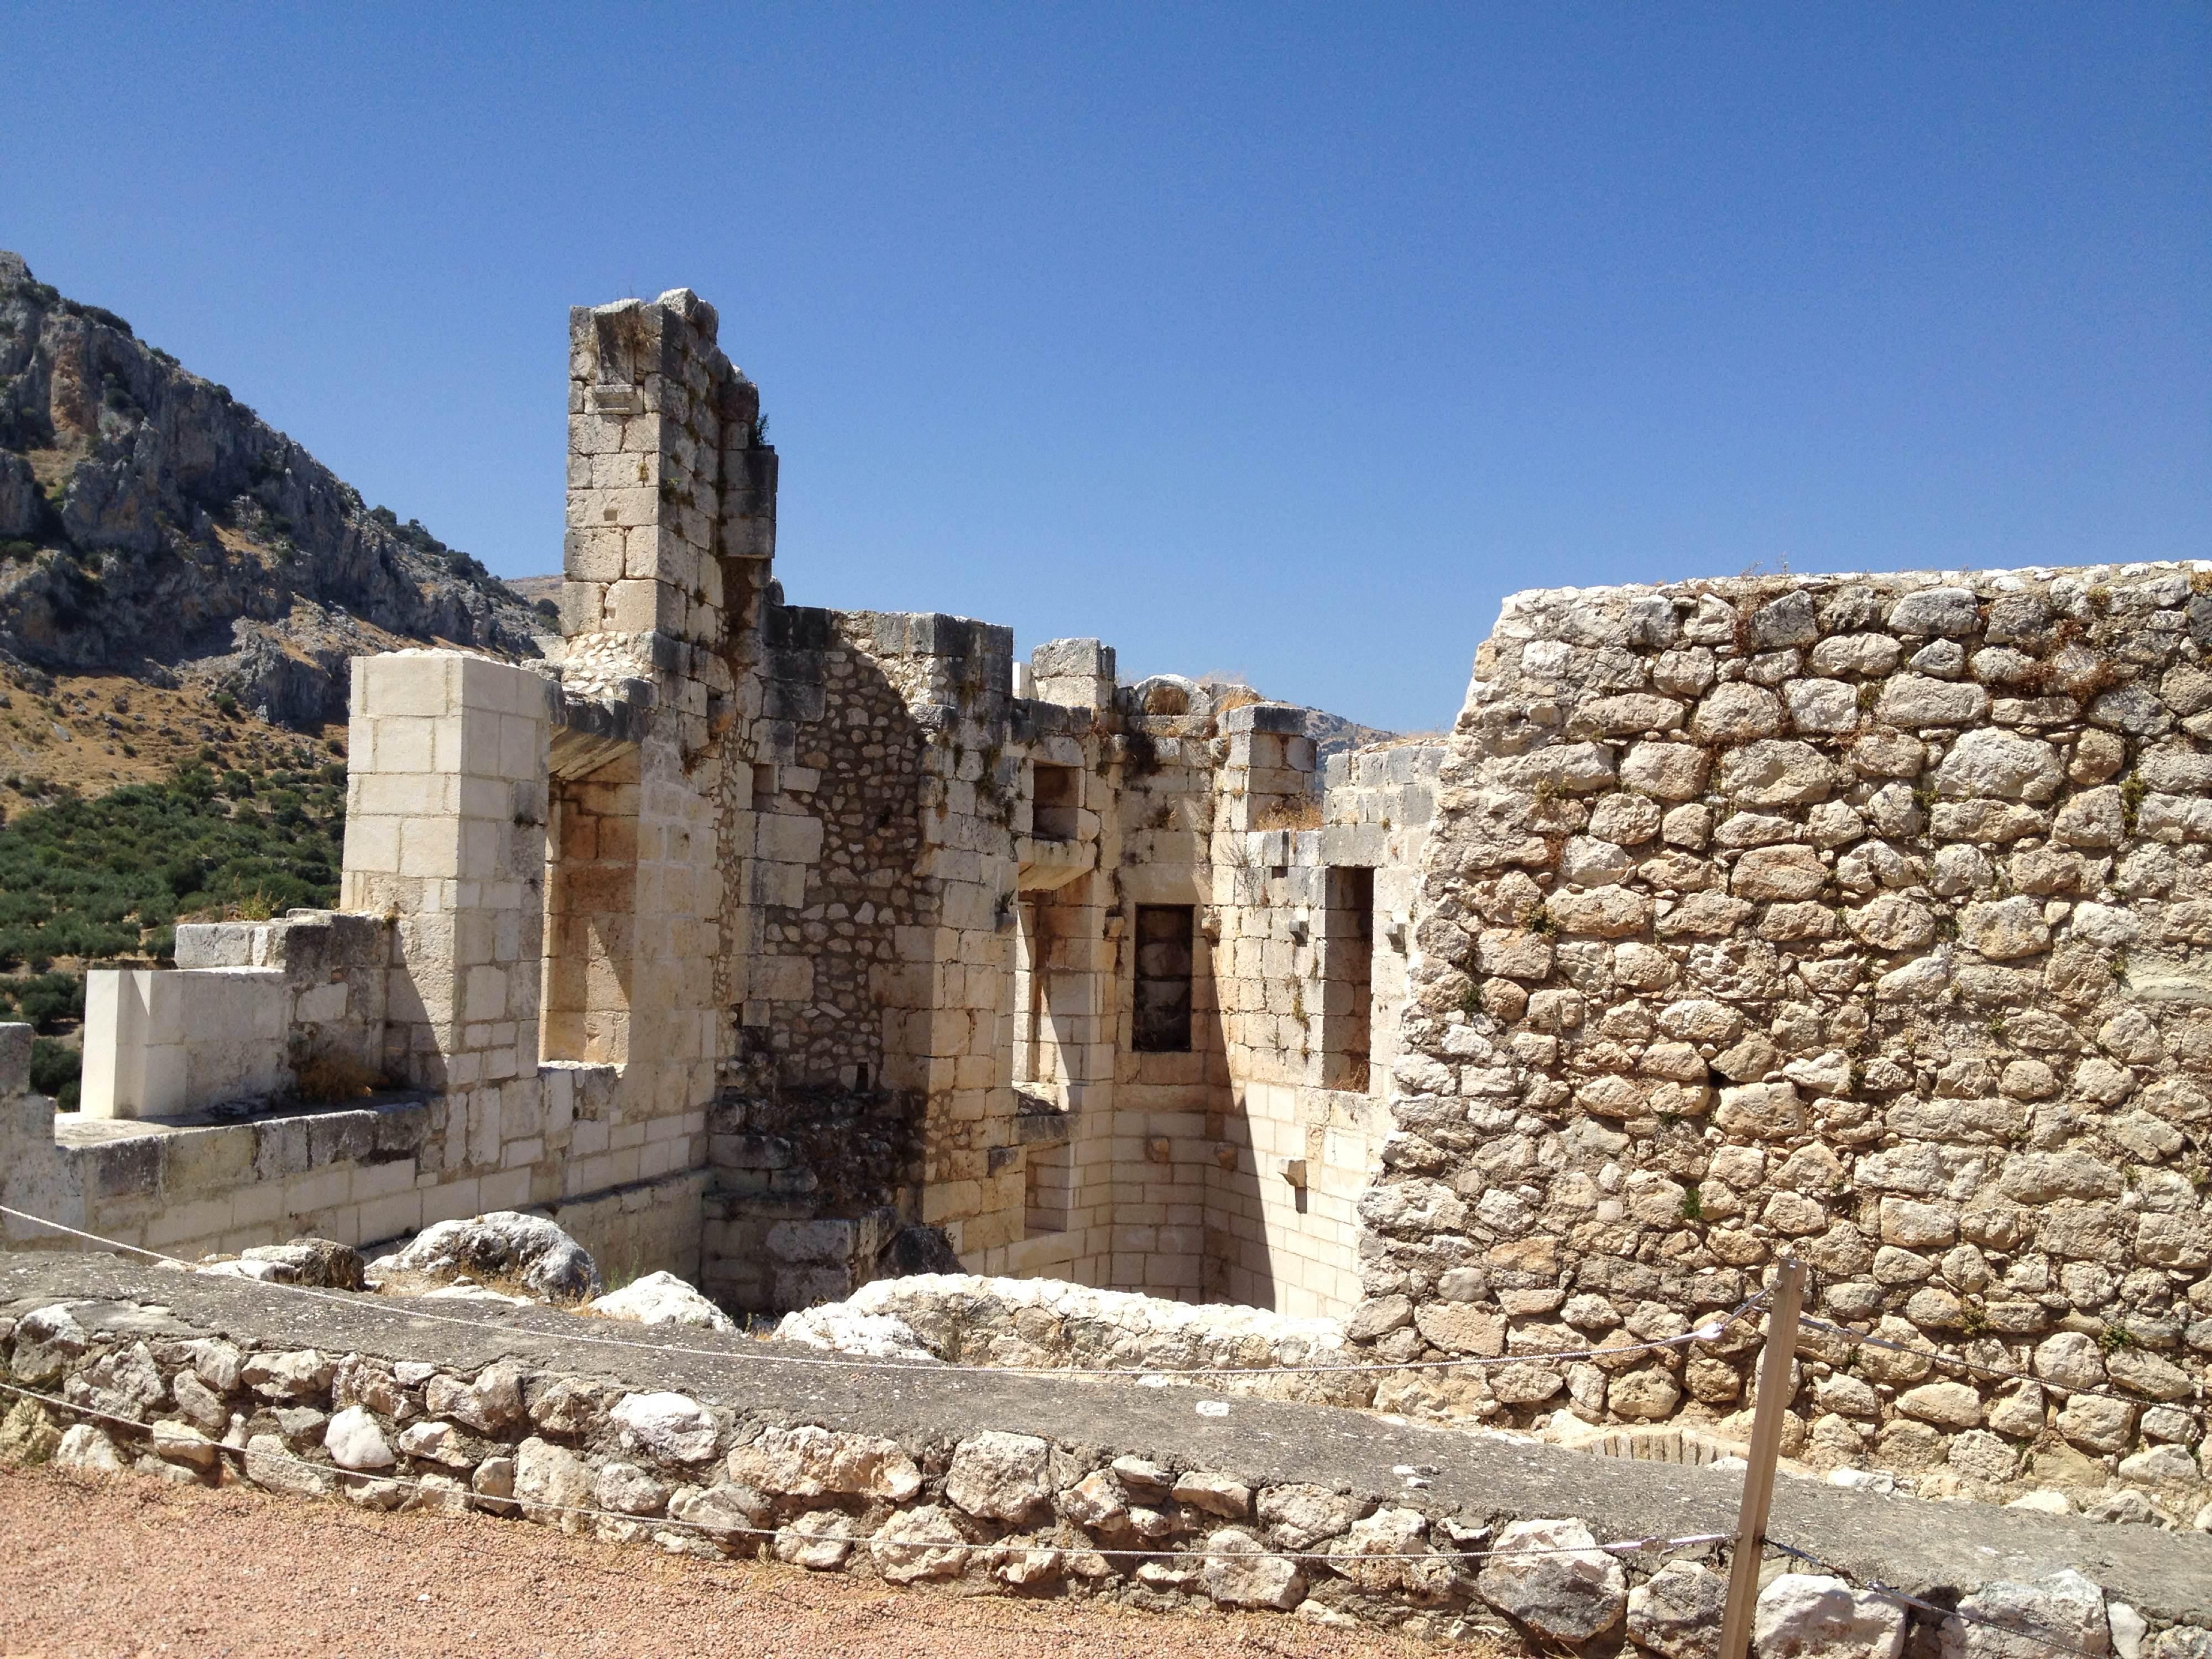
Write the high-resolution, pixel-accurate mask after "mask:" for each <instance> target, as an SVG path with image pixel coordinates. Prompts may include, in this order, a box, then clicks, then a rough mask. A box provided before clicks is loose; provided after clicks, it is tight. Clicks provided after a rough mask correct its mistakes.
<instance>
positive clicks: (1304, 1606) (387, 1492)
mask: <svg viewBox="0 0 2212 1659" xmlns="http://www.w3.org/2000/svg"><path fill="white" fill-rule="evenodd" d="M147 1325H151V1326H155V1327H156V1328H166V1329H168V1330H171V1331H182V1330H185V1329H188V1328H186V1327H181V1326H177V1325H174V1324H173V1322H167V1323H165V1322H159V1321H153V1320H143V1322H142V1328H144V1326H147ZM97 1330H98V1334H94V1331H93V1330H89V1329H88V1328H87V1326H86V1325H85V1324H84V1323H83V1322H80V1321H79V1320H78V1319H77V1318H76V1316H75V1314H74V1313H72V1311H71V1310H70V1306H69V1305H67V1304H54V1305H51V1306H47V1307H43V1308H39V1309H36V1310H32V1311H30V1312H28V1313H27V1314H24V1315H22V1316H20V1317H12V1318H11V1317H0V1358H4V1360H5V1370H4V1375H5V1376H7V1377H8V1378H9V1380H11V1381H13V1382H15V1383H18V1384H21V1386H23V1387H26V1388H33V1389H39V1390H40V1391H42V1392H46V1393H51V1394H54V1395H60V1396H63V1397H65V1398H67V1399H68V1400H69V1401H71V1402H73V1403H75V1404H77V1405H79V1406H82V1407H85V1408H87V1409H88V1410H93V1411H98V1412H100V1413H106V1414H108V1415H109V1416H110V1417H112V1418H114V1419H124V1420H125V1421H127V1422H129V1423H131V1424H136V1425H143V1432H142V1431H133V1430H131V1429H125V1428H123V1427H121V1426H120V1425H101V1424H97V1423H94V1422H87V1421H80V1422H75V1423H70V1421H69V1415H68V1413H66V1412H56V1411H52V1410H49V1409H48V1408H47V1407H44V1406H42V1405H40V1404H38V1403H37V1402H35V1401H27V1400H21V1399H20V1398H19V1399H18V1400H17V1401H16V1403H15V1405H14V1406H13V1407H11V1408H10V1409H9V1410H8V1411H7V1412H6V1413H4V1415H0V1458H6V1459H8V1460H10V1461H14V1462H28V1461H38V1460H41V1459H47V1458H51V1459H52V1460H53V1461H54V1462H57V1463H58V1464H60V1465H62V1466H64V1467H66V1468H73V1469H76V1470H80V1471H85V1472H89V1473H98V1474H108V1473H114V1472H118V1471H122V1470H126V1469H136V1470H137V1471H140V1472H142V1473H145V1474H153V1475H156V1476H160V1477H162V1478H166V1479H168V1480H174V1481H178V1482H187V1483H199V1484H205V1483H209V1482H214V1481H226V1482H227V1481H233V1480H238V1479H240V1477H241V1475H242V1478H243V1479H244V1480H246V1481H249V1482H251V1483H252V1484H254V1485H257V1486H264V1487H267V1488H270V1489H272V1490H277V1491H285V1492H299V1493H305V1494H308V1495H313V1496H317V1497H334V1498H343V1500H345V1501H347V1502H349V1503H353V1504H359V1505H362V1506H363V1507H367V1508H373V1509H385V1510H392V1509H424V1510H434V1511H438V1512H448V1513H459V1512H463V1511H466V1510H479V1511H483V1512H487V1513H489V1514H492V1515H498V1516H517V1515H519V1516H521V1517H523V1518H525V1519H526V1520H530V1521H534V1522H538V1523H540V1524H543V1525H546V1526H552V1527H557V1528H561V1529H562V1530H563V1531H565V1532H568V1533H572V1534H590V1535H594V1536H597V1537H599V1538H602V1539H607V1540H611V1541H639V1542H651V1543H653V1544H656V1545H658V1546H659V1547H662V1548H665V1549H667V1550H671V1551H676V1552H682V1553H691V1554H697V1555H702V1556H709V1557H713V1556H723V1555H743V1556H751V1555H757V1554H763V1553H764V1554H767V1555H769V1556H772V1557H773V1558H774V1559H777V1560H780V1561H783V1562H786V1563H789V1564H792V1565H798V1566H800V1567H804V1568H807V1569H810V1570H812V1571H853V1572H857V1573H860V1574H863V1575H866V1576H872V1577H874V1578H876V1579H878V1580H879V1581H881V1582H883V1583H890V1584H903V1583H913V1582H915V1581H916V1580H924V1579H945V1580H951V1579H964V1580H967V1581H969V1582H970V1583H973V1584H975V1586H976V1587H977V1588H979V1589H988V1588H1003V1589H1007V1590H1010V1591H1020V1592H1023V1593H1027V1594H1036V1593H1042V1592H1048V1591H1059V1592H1061V1593H1069V1594H1079V1595H1098V1596H1104V1597H1110V1598H1113V1599H1116V1600H1120V1601H1127V1602H1130V1603H1133V1604H1136V1605H1140V1606H1145V1607H1154V1608H1160V1609H1172V1608H1176V1607H1192V1606H1206V1605H1211V1606H1218V1607H1237V1608H1272V1609H1277V1610H1285V1611H1287V1610H1291V1609H1297V1611H1298V1612H1299V1613H1300V1614H1301V1615H1302V1616H1304V1617H1307V1618H1310V1619H1315V1620H1322V1621H1323V1622H1328V1623H1351V1622H1354V1621H1360V1622H1370V1623H1376V1624H1381V1625H1387V1626H1398V1627H1401V1628H1404V1629H1407V1630H1409V1631H1412V1632H1419V1633H1424V1634H1428V1635H1431V1636H1436V1637H1440V1638H1464V1637H1467V1636H1468V1635H1472V1634H1474V1633H1477V1632H1490V1633H1492V1634H1493V1635H1496V1636H1499V1637H1503V1638H1508V1639H1511V1638H1516V1637H1518V1638H1532V1639H1534V1640H1536V1641H1539V1642H1541V1643H1544V1644H1564V1645H1565V1646H1569V1647H1575V1648H1595V1649H1596V1650H1605V1649H1607V1648H1608V1647H1610V1646H1613V1645H1615V1644H1618V1642H1619V1641H1620V1638H1621V1637H1623V1636H1624V1635H1626V1637H1627V1638H1631V1639H1632V1640H1633V1641H1634V1642H1635V1643H1637V1644H1639V1645H1640V1646H1641V1647H1643V1648H1644V1649H1646V1650H1650V1652H1652V1653H1656V1654H1657V1655H1660V1656H1662V1659H1710V1656H1711V1653H1712V1652H1713V1650H1714V1645H1715V1643H1716V1641H1717V1632H1718V1626H1719V1615H1720V1608H1721V1604H1722V1600H1723V1595H1722V1587H1723V1577H1722V1575H1721V1574H1720V1573H1719V1572H1718V1571H1717V1570H1716V1569H1715V1567H1714V1566H1713V1565H1711V1562H1710V1561H1709V1560H1697V1559H1678V1560H1675V1561H1674V1562H1671V1563H1669V1564H1668V1565H1665V1566H1663V1567H1662V1568H1661V1569H1660V1570H1659V1571H1657V1572H1656V1573H1651V1574H1650V1575H1649V1576H1648V1577H1647V1576H1646V1569H1645V1568H1644V1566H1641V1565H1637V1562H1636V1559H1634V1558H1631V1559H1623V1558H1621V1557H1620V1556H1617V1555H1615V1554H1613V1553H1609V1552H1607V1551H1606V1550H1604V1549H1602V1548H1601V1547H1599V1546H1600V1545H1601V1543H1602V1542H1603V1541H1604V1540H1603V1539H1601V1537H1600V1536H1599V1535H1598V1534H1595V1533H1594V1532H1593V1530H1592V1529H1591V1528H1590V1527H1589V1525H1588V1524H1587V1523H1586V1522H1583V1521H1581V1520H1577V1519H1571V1518H1550V1519H1545V1518H1538V1519H1523V1520H1514V1521H1511V1522H1505V1523H1504V1524H1500V1523H1499V1522H1498V1519H1497V1518H1496V1517H1492V1516H1466V1515H1460V1514H1437V1513H1431V1512H1430V1510H1428V1509H1426V1508H1425V1507H1423V1498H1422V1494H1421V1493H1420V1492H1418V1491H1415V1490H1410V1489H1409V1490H1408V1491H1407V1492H1406V1493H1405V1494H1404V1495H1403V1498H1402V1499H1401V1500H1399V1501H1390V1500H1386V1501H1383V1502H1380V1503H1377V1502H1376V1501H1375V1500H1374V1499H1372V1498H1360V1497H1357V1496H1351V1495H1346V1494H1345V1493H1343V1492H1338V1491H1335V1490H1332V1489H1330V1488H1328V1487H1323V1486H1313V1485H1307V1484H1301V1483H1296V1482H1288V1483H1283V1482H1278V1483H1273V1484H1269V1483H1263V1482H1260V1481H1255V1480H1250V1479H1249V1478H1247V1477H1245V1476H1244V1475H1243V1474H1239V1473H1238V1472H1237V1471H1236V1470H1233V1469H1216V1468H1203V1467H1196V1466H1191V1465H1188V1464H1187V1463H1185V1462H1183V1461H1182V1460H1179V1459H1176V1458H1175V1457H1173V1456H1172V1455H1170V1456H1169V1457H1167V1458H1164V1459H1163V1460H1162V1461H1158V1462H1155V1461H1152V1460H1151V1459H1147V1458H1142V1457H1137V1456H1131V1455H1121V1456H1110V1455H1108V1454H1107V1453H1105V1452H1104V1451H1102V1450H1098V1449H1091V1450H1087V1451H1086V1450H1083V1449H1078V1448H1076V1447H1074V1446H1073V1445H1069V1444H1058V1443H1053V1442H1051V1441H1048V1440H1046V1439H1043V1438H1041V1437H1035V1436H1030V1435H1024V1434H1009V1433H1004V1432H998V1431H984V1432H981V1433H970V1434H968V1435H965V1436H963V1437H958V1438H957V1439H950V1440H945V1439H933V1440H930V1441H927V1442H926V1443H907V1442H903V1441H901V1440H897V1439H893V1438H890V1437H884V1436H878V1435H871V1434H865V1433H854V1432H848V1431H835V1430H830V1429H827V1428H824V1427H822V1426H820V1425H814V1424H808V1423H797V1424H787V1423H779V1422H772V1421H766V1420H763V1419H760V1418H758V1417H757V1416H754V1415H752V1414H750V1413H745V1412H743V1411H732V1410H730V1409H727V1408H725V1407H715V1406H710V1405H707V1404H702V1402H700V1401H696V1400H693V1399H691V1398H689V1397H688V1396H686V1395H681V1394H677V1393H673V1392H667V1391H659V1392H640V1391H635V1390H629V1389H623V1388H622V1387H620V1386H619V1385H616V1384H613V1383H606V1382H603V1381H600V1380H597V1379H594V1378H591V1377H587V1376H568V1375H555V1374H550V1373H546V1372H542V1371H535V1370H530V1369H528V1368H526V1367H525V1366H523V1365H520V1364H516V1363H513V1362H511V1361H501V1362H498V1363H495V1364H489V1365H486V1366H483V1368H482V1369H480V1370H476V1371H475V1372H474V1373H473V1374H457V1373H454V1372H452V1371H448V1370H441V1369H440V1368H439V1367H438V1366H436V1365H434V1364H424V1363H413V1362H407V1361H401V1362H398V1363H391V1362H387V1361H385V1360H382V1359H375V1358H368V1357H366V1356H363V1355H362V1354H358V1353H348V1354H332V1353H325V1352H319V1351H316V1350H312V1349H295V1350H268V1349H256V1348H253V1347H251V1346H242V1345H240V1344H239V1343H235V1342H232V1341H228V1340H222V1339H219V1338H214V1337H198V1336H193V1337H184V1336H176V1335H167V1336H162V1335H156V1336H151V1337H142V1336H136V1335H133V1334H131V1330H130V1329H128V1328H125V1329H122V1330H117V1329H114V1328H110V1327H109V1326H107V1325H106V1324H101V1325H100V1326H99V1327H98V1328H97ZM64 1425H66V1426H64ZM226 1454H230V1455H226ZM679 1523H680V1524H679ZM1461 1553H1468V1554H1472V1555H1475V1556H1477V1557H1478V1558H1479V1559H1461ZM1644 1559H1647V1560H1648V1558H1644ZM1962 1607H1963V1608H1964V1610H1966V1611H1967V1612H1975V1611H1984V1612H1988V1613H1990V1614H1992V1615H1993V1616H2002V1615H2006V1614H2013V1615H2017V1616H2023V1617H2026V1618H2027V1619H2029V1620H2031V1621H2032V1622H2033V1623H2034V1624H2035V1625H2037V1626H2050V1627H2052V1628H2055V1629H2057V1630H2058V1631H2060V1632H2062V1634H2063V1638H2064V1639H2065V1640H2067V1641H2069V1643H2071V1644H2075V1645H2076V1646H2077V1647H2078V1648H2079V1649H2080V1650H2082V1651H2084V1652H2086V1653H2088V1654H2090V1655H2092V1656H2101V1655H2103V1654H2105V1653H2106V1652H2108V1651H2114V1650H2117V1651H2118V1652H2119V1653H2120V1654H2121V1655H2122V1656H2123V1659H2204V1655H2205V1653H2206V1651H2207V1648H2208V1644H2212V1635H2208V1633H2207V1632H2204V1631H2203V1630H2200V1629H2196V1628H2193V1627H2188V1626H2176V1627H2173V1628H2169V1629H2166V1630H2165V1631H2162V1632H2158V1633H2157V1634H2156V1636H2155V1638H2152V1636H2151V1635H2150V1632H2149V1630H2148V1623H2147V1621H2145V1620H2143V1619H2142V1617H2141V1616H2140V1615H2139V1614H2137V1613H2135V1612H2134V1611H2133V1610H2132V1609H2130V1608H2126V1607H2121V1606H2118V1605H2112V1606H2108V1605H2107V1604H2106V1600H2105V1597H2104V1595H2103V1594H2102V1592H2101V1591H2100V1590H2099V1589H2098V1588H2097V1586H2096V1585H2094V1584H2093V1583H2090V1582H2089V1581H2087V1579H2084V1578H2082V1577H2080V1576H2079V1575H2078V1574H2075V1573H2073V1572H2070V1571H2069V1572H2065V1573H2061V1574H2059V1575H2057V1576H2056V1577H2052V1578H2048V1579H2045V1580H2043V1581H2042V1582H2041V1583H2038V1584H2033V1585H2014V1584H2005V1583H1993V1584H1989V1585H1984V1586H1982V1587H1980V1588H1979V1589H1977V1590H1976V1592H1975V1593H1974V1595H1972V1596H1970V1597H1969V1598H1967V1600H1966V1601H1965V1602H1964V1603H1962ZM1917 1617H1919V1615H1917V1614H1915V1615H1908V1614H1907V1613H1905V1611H1904V1610H1902V1609H1900V1608H1899V1607H1896V1605H1895V1604H1894V1603H1892V1602H1889V1601H1885V1600H1883V1599H1881V1598H1878V1597H1874V1596H1871V1595H1869V1594H1868V1593H1866V1592H1863V1591H1860V1590H1856V1589H1851V1588H1850V1587H1849V1586H1846V1585H1843V1584H1841V1583H1838V1581H1835V1580H1832V1579H1826V1578H1821V1577H1806V1576H1803V1575H1784V1576H1783V1577H1778V1578H1777V1579H1775V1580H1774V1581H1773V1582H1772V1583H1771V1584H1769V1585H1768V1587H1767V1588H1766V1590H1765V1593H1764V1594H1763V1595H1762V1596H1761V1598H1760V1603H1759V1651H1760V1653H1761V1655H1762V1656H1777V1659H1862V1656H1863V1659H1898V1656H1899V1652H1900V1644H1901V1643H1902V1642H1903V1641H1904V1640H1905V1638H1906V1635H1907V1633H1908V1630H1909V1626H1910V1622H1911V1620H1912V1619H1917ZM1954 1626H1957V1628H1956V1629H1954ZM1929 1633H1930V1634H1931V1635H1933V1636H1935V1637H1936V1638H1937V1639H1938V1640H1940V1643H1941V1645H1942V1659H1979V1656H1988V1659H1998V1656H2000V1655H2003V1656H2009V1655H2010V1654H2011V1653H2012V1651H2013V1646H2012V1645H2008V1644H2012V1643H2013V1642H2015V1639H2016V1638H2008V1637H2000V1638H1996V1639H1992V1637H1991V1635H1990V1632H1987V1631H1985V1630H1984V1629H1982V1628H1980V1627H1978V1626H1966V1625H1962V1624H1959V1621H1957V1620H1953V1621H1950V1622H1949V1623H1946V1624H1944V1625H1942V1626H1941V1627H1940V1629H1933V1630H1931V1631H1930V1632H1929ZM2123 1638H2124V1639H2123Z"/></svg>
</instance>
